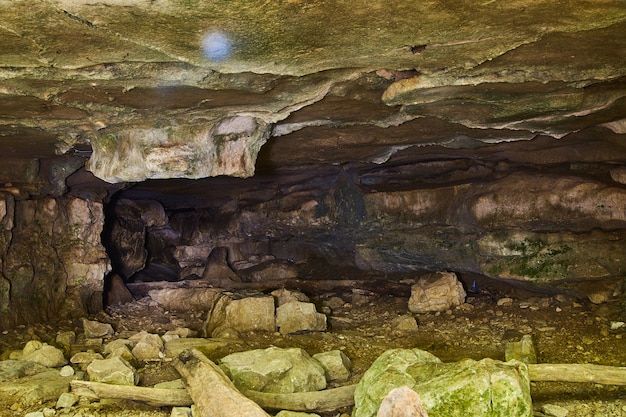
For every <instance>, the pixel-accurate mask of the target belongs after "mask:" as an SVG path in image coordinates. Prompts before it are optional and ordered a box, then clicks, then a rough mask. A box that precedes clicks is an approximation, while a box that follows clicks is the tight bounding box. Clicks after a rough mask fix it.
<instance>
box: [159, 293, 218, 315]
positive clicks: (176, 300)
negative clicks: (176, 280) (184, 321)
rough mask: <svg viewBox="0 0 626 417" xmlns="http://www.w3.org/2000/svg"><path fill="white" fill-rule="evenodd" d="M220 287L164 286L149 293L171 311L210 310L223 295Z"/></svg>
mask: <svg viewBox="0 0 626 417" xmlns="http://www.w3.org/2000/svg"><path fill="white" fill-rule="evenodd" d="M221 293H222V290H221V289H219V288H193V289H190V288H163V289H158V290H150V291H149V292H148V295H149V296H150V298H152V299H153V300H154V301H156V302H157V303H159V304H161V305H162V306H163V307H164V308H166V309H167V310H170V311H188V310H190V309H192V310H210V309H211V308H213V305H214V304H215V302H216V301H217V299H218V298H219V296H220V295H221Z"/></svg>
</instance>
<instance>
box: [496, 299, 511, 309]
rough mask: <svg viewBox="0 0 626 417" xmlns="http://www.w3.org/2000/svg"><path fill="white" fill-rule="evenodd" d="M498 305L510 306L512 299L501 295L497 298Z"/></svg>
mask: <svg viewBox="0 0 626 417" xmlns="http://www.w3.org/2000/svg"><path fill="white" fill-rule="evenodd" d="M497 304H498V306H500V307H510V306H512V305H513V299H512V298H510V297H503V298H500V299H498V303H497Z"/></svg>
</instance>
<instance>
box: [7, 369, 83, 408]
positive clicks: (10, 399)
mask: <svg viewBox="0 0 626 417" xmlns="http://www.w3.org/2000/svg"><path fill="white" fill-rule="evenodd" d="M71 378H72V377H63V376H61V375H60V373H59V371H58V370H57V369H50V368H48V367H45V366H43V365H39V364H37V363H35V362H27V361H16V360H5V361H0V403H2V404H13V403H15V402H16V401H19V402H20V403H22V404H35V403H38V404H41V402H43V401H51V400H56V399H57V398H58V397H59V395H61V394H62V393H63V392H67V390H68V387H69V382H70V380H71Z"/></svg>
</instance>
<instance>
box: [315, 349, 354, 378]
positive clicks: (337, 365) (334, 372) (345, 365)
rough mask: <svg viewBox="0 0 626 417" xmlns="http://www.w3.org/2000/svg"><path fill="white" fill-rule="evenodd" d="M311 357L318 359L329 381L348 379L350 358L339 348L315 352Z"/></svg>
mask: <svg viewBox="0 0 626 417" xmlns="http://www.w3.org/2000/svg"><path fill="white" fill-rule="evenodd" d="M313 359H315V360H316V361H318V362H319V363H320V364H321V365H322V368H324V372H325V373H326V374H325V375H326V380H327V381H329V382H345V381H347V380H348V379H350V375H351V374H352V371H351V363H350V358H348V357H347V356H346V354H345V353H343V352H342V351H341V350H338V349H336V350H331V351H328V352H321V353H316V354H315V355H313Z"/></svg>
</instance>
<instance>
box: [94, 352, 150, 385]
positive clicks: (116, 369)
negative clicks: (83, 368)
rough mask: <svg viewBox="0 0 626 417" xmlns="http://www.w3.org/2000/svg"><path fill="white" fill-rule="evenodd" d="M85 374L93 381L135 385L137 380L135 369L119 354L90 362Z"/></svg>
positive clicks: (137, 375)
mask: <svg viewBox="0 0 626 417" xmlns="http://www.w3.org/2000/svg"><path fill="white" fill-rule="evenodd" d="M87 374H88V375H89V380H90V381H93V382H104V383H107V384H115V385H136V384H137V382H139V374H138V373H137V370H135V368H133V367H132V366H131V365H130V364H129V363H128V362H127V361H126V360H124V359H122V358H121V357H119V356H114V357H112V358H108V359H101V360H95V361H93V362H91V363H90V364H89V366H88V367H87Z"/></svg>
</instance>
